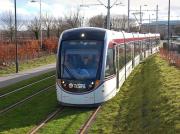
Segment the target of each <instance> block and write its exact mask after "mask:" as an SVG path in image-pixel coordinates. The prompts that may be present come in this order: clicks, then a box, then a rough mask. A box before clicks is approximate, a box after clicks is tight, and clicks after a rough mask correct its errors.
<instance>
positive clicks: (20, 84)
mask: <svg viewBox="0 0 180 134" xmlns="http://www.w3.org/2000/svg"><path fill="white" fill-rule="evenodd" d="M54 74H55V71H51V72H48V73H45V74H42V75H39V76H36V77H32V78H29V79H27V80H23V81H20V82H17V83H15V84H12V85H9V86H7V87H3V88H0V95H2V94H5V93H8V92H10V91H13V90H15V89H17V88H21V87H23V86H26V85H28V84H31V83H33V82H36V81H38V80H41V79H44V78H46V77H49V76H51V75H54Z"/></svg>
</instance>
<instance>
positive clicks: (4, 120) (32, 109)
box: [0, 87, 58, 134]
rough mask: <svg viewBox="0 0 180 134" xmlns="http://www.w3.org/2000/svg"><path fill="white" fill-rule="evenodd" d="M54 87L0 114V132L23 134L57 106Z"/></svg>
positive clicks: (4, 133)
mask: <svg viewBox="0 0 180 134" xmlns="http://www.w3.org/2000/svg"><path fill="white" fill-rule="evenodd" d="M54 89H55V87H53V88H51V89H50V90H49V91H48V92H44V93H42V94H39V95H38V96H36V97H34V98H33V99H32V100H31V101H29V102H26V103H24V104H22V105H19V106H18V107H17V108H15V109H13V110H10V111H8V112H7V113H4V114H2V115H0V133H1V134H25V133H27V132H29V131H30V130H31V129H32V128H33V127H35V126H36V125H37V124H38V123H39V122H40V121H41V120H43V119H45V117H47V115H49V114H50V113H51V112H53V111H55V109H56V108H57V106H58V105H57V100H56V94H55V90H54Z"/></svg>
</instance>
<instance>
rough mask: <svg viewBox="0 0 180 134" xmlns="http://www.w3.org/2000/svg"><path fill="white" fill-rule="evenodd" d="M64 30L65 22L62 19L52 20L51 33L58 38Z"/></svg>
mask: <svg viewBox="0 0 180 134" xmlns="http://www.w3.org/2000/svg"><path fill="white" fill-rule="evenodd" d="M66 29H67V27H66V22H65V20H63V18H61V17H59V18H55V19H54V20H53V24H52V30H53V33H55V35H56V37H58V38H59V36H60V34H61V33H62V32H63V31H64V30H66Z"/></svg>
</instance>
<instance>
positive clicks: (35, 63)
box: [0, 55, 56, 76]
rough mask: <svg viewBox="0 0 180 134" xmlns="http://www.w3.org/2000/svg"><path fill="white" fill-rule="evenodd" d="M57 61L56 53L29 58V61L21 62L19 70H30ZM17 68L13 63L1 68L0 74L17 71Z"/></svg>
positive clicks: (4, 74)
mask: <svg viewBox="0 0 180 134" xmlns="http://www.w3.org/2000/svg"><path fill="white" fill-rule="evenodd" d="M55 62H56V58H55V55H50V56H44V57H40V58H37V59H33V60H29V61H28V62H23V63H21V64H19V71H24V70H28V69H32V68H36V67H39V66H43V65H46V64H51V63H55ZM15 68H16V67H15V65H12V66H9V67H5V68H3V69H1V70H0V76H6V75H8V74H12V73H15V72H16V71H15Z"/></svg>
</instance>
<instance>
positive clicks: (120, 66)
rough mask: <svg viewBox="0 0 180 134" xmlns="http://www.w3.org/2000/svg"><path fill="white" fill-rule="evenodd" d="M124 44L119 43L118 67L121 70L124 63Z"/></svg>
mask: <svg viewBox="0 0 180 134" xmlns="http://www.w3.org/2000/svg"><path fill="white" fill-rule="evenodd" d="M124 51H125V48H124V44H120V45H119V69H120V70H121V69H122V68H123V67H124V64H125V55H124Z"/></svg>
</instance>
